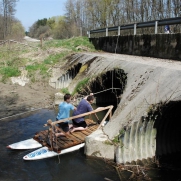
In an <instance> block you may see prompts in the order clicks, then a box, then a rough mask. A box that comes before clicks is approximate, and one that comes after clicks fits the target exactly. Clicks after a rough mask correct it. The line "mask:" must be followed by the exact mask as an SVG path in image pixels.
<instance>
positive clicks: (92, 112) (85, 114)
mask: <svg viewBox="0 0 181 181" xmlns="http://www.w3.org/2000/svg"><path fill="white" fill-rule="evenodd" d="M112 108H113V106H107V107H102V108H99V109H96V110H93V111H90V112H88V113H84V114H79V115H77V116H72V117H69V118H65V119H61V120H58V121H54V122H52V123H51V125H52V126H54V125H55V124H57V123H62V122H65V121H68V120H72V119H75V118H80V117H84V116H87V115H89V114H94V113H96V112H100V111H103V110H106V109H111V110H112ZM110 112H111V111H109V113H110ZM44 126H48V125H47V124H44Z"/></svg>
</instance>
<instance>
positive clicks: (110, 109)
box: [97, 106, 113, 129]
mask: <svg viewBox="0 0 181 181" xmlns="http://www.w3.org/2000/svg"><path fill="white" fill-rule="evenodd" d="M112 109H113V106H111V107H110V108H109V111H108V112H107V113H106V115H105V116H104V118H103V120H102V121H101V123H100V125H99V126H98V128H97V129H99V128H100V127H101V126H102V123H103V122H104V121H105V120H106V118H107V117H108V115H109V114H110V113H111V111H112Z"/></svg>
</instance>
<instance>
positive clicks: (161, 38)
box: [90, 33, 181, 60]
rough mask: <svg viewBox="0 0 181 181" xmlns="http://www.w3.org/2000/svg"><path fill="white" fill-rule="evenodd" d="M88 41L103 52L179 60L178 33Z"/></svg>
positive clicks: (179, 45)
mask: <svg viewBox="0 0 181 181" xmlns="http://www.w3.org/2000/svg"><path fill="white" fill-rule="evenodd" d="M90 41H91V42H92V43H93V45H94V46H95V48H96V49H97V50H103V51H105V52H111V53H115V52H116V53H119V54H128V55H138V56H147V57H155V58H164V59H174V60H181V34H180V33H178V34H150V35H135V36H133V35H128V36H112V37H100V38H90ZM116 47H117V48H116Z"/></svg>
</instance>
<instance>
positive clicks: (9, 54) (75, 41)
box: [0, 37, 95, 82]
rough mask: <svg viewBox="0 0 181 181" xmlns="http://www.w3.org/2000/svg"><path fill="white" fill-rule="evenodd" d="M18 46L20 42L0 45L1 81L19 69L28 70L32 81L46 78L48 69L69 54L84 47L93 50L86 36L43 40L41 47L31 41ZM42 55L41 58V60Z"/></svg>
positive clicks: (18, 71) (14, 74) (18, 72)
mask: <svg viewBox="0 0 181 181" xmlns="http://www.w3.org/2000/svg"><path fill="white" fill-rule="evenodd" d="M20 46H21V45H20V44H18V45H16V44H12V45H8V46H0V76H1V77H2V80H1V81H3V82H5V81H6V80H7V79H8V78H9V77H16V76H20V75H21V69H25V70H27V71H28V74H27V76H28V77H29V78H30V79H31V81H32V82H36V81H37V80H38V79H41V78H43V79H46V78H48V77H50V71H48V70H49V69H50V68H52V67H54V66H59V67H60V66H61V65H62V63H63V62H64V60H65V59H66V57H67V56H69V55H70V54H72V53H75V52H81V51H85V49H86V50H88V51H95V49H94V47H93V45H92V44H91V43H90V42H89V39H88V38H87V37H73V38H70V39H64V40H51V41H45V42H43V47H41V46H40V44H37V43H33V42H31V45H29V47H28V45H27V46H23V45H22V47H20ZM31 47H32V48H31ZM57 48H58V49H57ZM54 49H55V51H54ZM56 50H58V51H56ZM25 55H26V56H25ZM42 57H43V60H41V58H42ZM38 77H39V78H38Z"/></svg>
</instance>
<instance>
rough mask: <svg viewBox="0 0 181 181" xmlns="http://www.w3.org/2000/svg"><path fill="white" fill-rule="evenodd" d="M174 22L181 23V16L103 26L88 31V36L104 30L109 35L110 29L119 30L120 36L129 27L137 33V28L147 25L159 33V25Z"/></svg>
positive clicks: (172, 23)
mask: <svg viewBox="0 0 181 181" xmlns="http://www.w3.org/2000/svg"><path fill="white" fill-rule="evenodd" d="M174 24H181V17H176V18H168V19H163V20H155V21H147V22H141V23H132V24H126V25H120V26H114V27H107V28H101V29H96V30H90V31H88V37H89V38H90V37H91V34H94V33H103V32H105V33H106V36H108V32H109V31H118V36H119V35H120V31H121V30H128V29H134V35H136V29H137V28H146V27H155V34H157V28H158V26H164V25H174Z"/></svg>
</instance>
